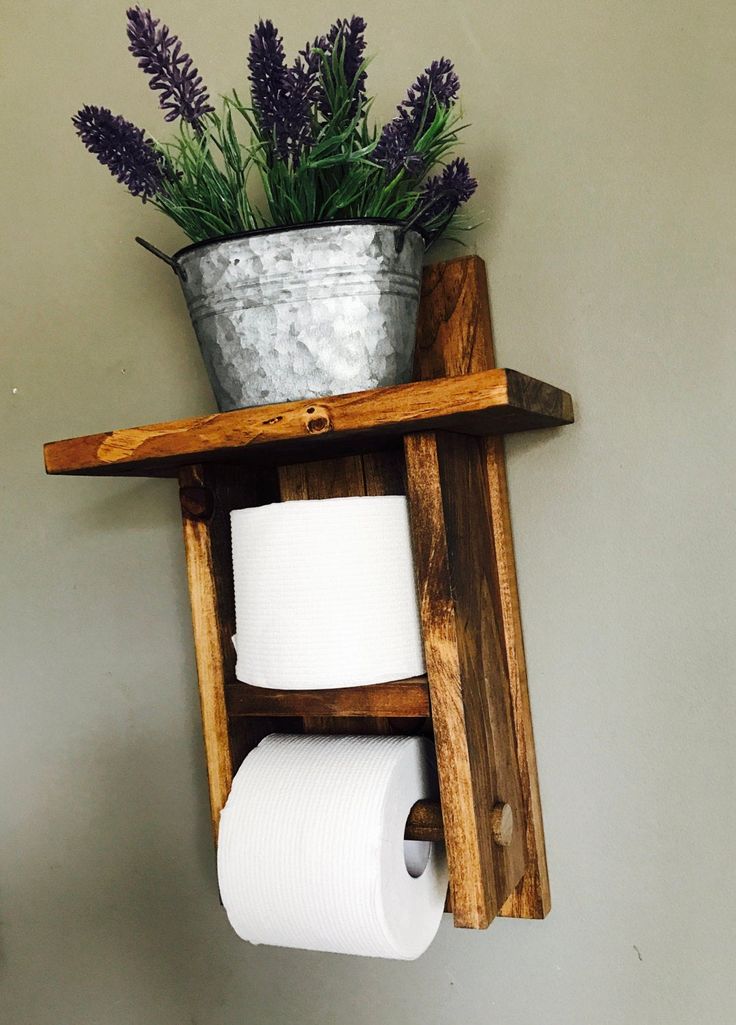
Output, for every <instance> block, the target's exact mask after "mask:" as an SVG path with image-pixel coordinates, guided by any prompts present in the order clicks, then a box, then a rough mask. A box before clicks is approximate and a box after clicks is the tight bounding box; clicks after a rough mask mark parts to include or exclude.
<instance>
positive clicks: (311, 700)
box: [226, 676, 429, 719]
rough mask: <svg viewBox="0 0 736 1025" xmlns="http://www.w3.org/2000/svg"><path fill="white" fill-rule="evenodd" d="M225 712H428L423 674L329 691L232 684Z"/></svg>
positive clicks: (395, 715) (398, 715) (400, 715)
mask: <svg viewBox="0 0 736 1025" xmlns="http://www.w3.org/2000/svg"><path fill="white" fill-rule="evenodd" d="M226 698H227V711H228V715H231V716H240V715H258V716H262V715H267V716H282V715H297V716H309V717H312V718H314V717H318V716H321V717H329V716H363V715H365V716H368V717H369V718H384V719H422V718H425V717H426V716H428V715H429V691H428V689H427V678H426V676H417V677H415V678H414V679H411V680H399V681H397V682H396V683H378V684H373V685H372V686H370V687H340V688H335V689H330V690H271V689H270V688H268V687H252V686H249V685H248V684H246V683H233V684H231V685H230V686H229V687H228V688H227V694H226Z"/></svg>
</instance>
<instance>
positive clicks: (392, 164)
mask: <svg viewBox="0 0 736 1025" xmlns="http://www.w3.org/2000/svg"><path fill="white" fill-rule="evenodd" d="M415 137H416V123H415V121H414V119H413V118H411V117H410V116H409V115H408V114H407V112H406V111H405V110H403V109H401V108H400V112H399V116H398V117H397V118H394V120H393V121H389V123H388V124H387V125H386V126H385V127H384V129H383V131H382V132H381V137H380V138H379V140H378V143H377V144H376V148H375V149H374V151H373V159H374V160H375V161H376V163H378V164H380V165H381V166H382V167H383V169H384V170H385V172H386V175H387V177H388V178H394V177H395V176H396V175H397V174H398V173H399V171H401V170H404V171H406V173H407V174H408V175H410V176H411V177H413V178H419V177H420V176H421V174H422V171H423V170H424V160H423V159H422V157H421V155H420V154H419V153H415V152H414V150H413V146H414V139H415Z"/></svg>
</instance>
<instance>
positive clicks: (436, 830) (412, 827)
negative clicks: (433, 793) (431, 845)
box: [404, 801, 444, 842]
mask: <svg viewBox="0 0 736 1025" xmlns="http://www.w3.org/2000/svg"><path fill="white" fill-rule="evenodd" d="M404 839H405V840H430V841H432V842H437V841H441V840H443V839H444V832H443V825H442V809H441V808H440V806H439V804H438V803H437V802H436V801H417V803H416V804H415V805H413V806H412V809H411V811H410V812H409V817H408V819H407V820H406V828H405V830H404Z"/></svg>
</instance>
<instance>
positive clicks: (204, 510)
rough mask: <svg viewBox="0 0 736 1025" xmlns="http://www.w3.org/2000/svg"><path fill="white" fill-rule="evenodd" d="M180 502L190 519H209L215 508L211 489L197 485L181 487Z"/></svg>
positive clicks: (182, 509)
mask: <svg viewBox="0 0 736 1025" xmlns="http://www.w3.org/2000/svg"><path fill="white" fill-rule="evenodd" d="M179 503H180V504H181V511H182V513H183V515H184V516H185V517H186V518H187V519H188V520H198V521H201V520H209V519H210V518H211V516H212V513H213V512H214V510H215V500H214V497H213V495H212V492H211V491H210V489H209V488H204V487H199V486H196V485H185V486H184V487H181V488H179Z"/></svg>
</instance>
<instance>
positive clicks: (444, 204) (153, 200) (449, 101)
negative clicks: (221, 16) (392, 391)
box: [72, 7, 476, 410]
mask: <svg viewBox="0 0 736 1025" xmlns="http://www.w3.org/2000/svg"><path fill="white" fill-rule="evenodd" d="M127 19H128V22H127V32H128V40H129V49H130V52H131V53H132V54H133V56H134V57H135V58H137V60H138V66H139V68H141V70H142V71H143V72H144V73H145V74H146V75H148V76H149V79H150V81H149V84H150V87H151V88H152V89H154V90H156V91H157V92H158V93H159V100H160V104H161V107H162V109H163V111H164V120H165V121H167V122H176V134H175V135H174V138H173V139H172V140H171V141H168V142H159V141H157V140H155V139H153V138H151V137H149V136H147V135H146V134H145V133H144V132H143V131H142V130H141V129H140V128H137V127H136V126H135V125H133V124H131V123H130V122H129V121H126V120H125V119H124V118H123V117H121V116H119V115H113V114H112V112H111V111H110V110H108V109H107V108H105V107H97V106H89V105H88V106H84V107H82V109H81V110H80V111H79V112H78V113H77V114H76V115H75V117H74V118H73V119H72V120H73V123H74V127H75V129H76V131H77V133H78V135H79V136H80V138H81V140H82V142H83V143H84V145H85V146H86V147H87V149H88V150H89V151H90V152H91V153H93V154H95V156H96V157H97V159H98V160H99V161H100V163H102V164H104V165H105V166H107V167H108V168H109V170H110V171H111V173H112V174H113V175H114V176H115V177H116V178H117V180H118V181H119V182H121V183H122V184H123V185H125V186H127V188H128V190H129V191H130V192H131V193H132V194H133V195H134V196H137V197H139V198H140V199H142V200H143V202H144V203H145V202H148V203H150V204H151V205H153V206H155V207H156V208H157V209H159V210H160V211H162V212H163V213H165V214H167V215H168V216H169V217H171V218H172V219H173V220H174V221H176V223H177V224H178V225H179V226H180V227H181V228H182V230H183V231H184V232H185V233H186V235H187V236H188V237H189V239H190V240H191V243H192V244H191V245H188V246H186V247H185V248H183V249H181V250H179V252H177V253H176V254H174V256H173V257H169V256H165V255H164V254H163V253H161V252H160V251H159V250H157V249H156V248H155V247H154V246H152V245H151V244H150V243H147V242H145V241H144V240H143V239H138V241H139V242H141V244H143V245H145V246H146V247H147V248H148V249H150V250H151V251H152V252H154V253H156V255H158V256H160V257H161V258H162V259H164V260H166V261H167V262H168V263H169V264H170V265H171V266H172V267H173V269H174V270H175V272H176V274H177V275H178V278H179V281H180V283H181V287H182V289H183V292H184V296H185V298H186V301H187V305H188V308H189V313H190V316H191V319H192V322H193V325H194V329H195V332H196V335H197V339H198V341H199V345H200V348H201V351H202V356H203V358H204V362H205V365H206V367H207V372H208V374H209V378H210V381H211V384H212V387H213V390H214V392H215V396H216V399H217V402H218V405H219V407H220V409H221V410H229V409H236V408H240V407H243V406H253V405H260V404H263V403H270V402H280V401H289V400H292V399H299V398H311V397H318V396H320V395H331V394H338V393H344V392H349V391H358V390H365V389H368V388H372V387H379V386H382V385H390V384H399V383H403V382H405V381H408V380H410V377H411V364H412V352H413V345H414V331H415V324H416V315H417V308H418V302H419V289H420V280H421V266H422V259H423V254H424V251H425V249H426V248H427V247H428V246H429V245H431V244H432V243H433V242H434V241H435V240H436V239H438V238H439V237H440V236H441V235H442V234H443V233H445V232H446V231H447V229H448V228H449V227H450V226H451V225H453V226H458V227H464V226H465V225H463V224H462V222H461V221H460V220H459V219H458V210H459V208H460V207H461V206H462V205H463V204H464V203H465V202H466V201H467V200H468V199H469V198H470V196H471V195H472V194H473V192H474V191H475V188H476V182H475V180H474V179H473V178H472V177H471V176H470V172H469V169H468V166H467V163H466V162H465V161H464V160H463V159H460V158H454V159H450V153H451V151H452V149H453V147H454V146H455V144H456V143H457V139H458V132H459V131H460V128H461V127H462V126H461V125H460V124H459V119H458V115H457V112H456V101H457V96H458V90H459V82H458V78H457V75H456V74H455V71H454V68H453V65H452V63H451V62H450V61H449V60H447V59H445V58H442V59H441V60H438V61H434V62H433V63H432V64H430V66H429V67H427V68H426V69H425V71H424V72H423V73H422V74H420V75H419V76H418V78H417V79H416V81H415V82H414V84H413V85H412V86H411V87H410V89H409V90H408V92H407V95H406V97H405V99H404V100H403V101H402V102H401V103H400V104H399V106H398V108H397V112H396V115H395V117H394V118H393V119H392V120H391V121H389V122H388V124H386V125H384V126H383V127H382V128H381V129H380V130H379V129H378V128H377V127H376V126H374V125H371V123H370V121H369V114H370V107H371V100H370V98H369V97H368V95H367V92H366V66H367V61H366V59H365V56H364V51H365V27H366V26H365V22H364V21H363V19H362V18H360V17H357V16H353V17H352V18H350V19H349V20H338V21H337V22H336V23H335V24H334V25H333V26H332V27H331V28H330V30H329V31H328V32H327V34H326V35H324V36H320V37H318V38H317V39H315V41H314V42H313V43H311V44H307V45H306V46H305V47H304V49H303V50H301V51H300V52H299V54H298V56H297V57H296V58H295V59H294V60H293V61H292V62H290V63H289V62H287V60H286V57H285V54H284V47H283V41H282V39H281V37H280V35H279V33H278V31H277V30H276V28H275V27H274V26H273V24H272V23H271V22H270V21H265V22H264V21H260V22H259V23H258V24H257V25H256V26H255V28H254V31H253V33H252V35H251V36H250V53H249V56H248V78H249V84H250V102H249V103H246V102H245V101H244V100H241V98H240V96H239V95H238V93H237V92H236V91H233V93H232V94H231V95H229V96H224V97H223V98H222V100H221V105H220V109H219V111H218V110H216V109H215V107H214V106H213V105H212V103H211V102H210V97H209V94H208V92H207V89H206V87H205V85H204V84H203V81H202V78H201V76H200V75H199V73H198V71H197V69H196V67H194V65H193V63H192V59H191V57H190V56H189V55H188V54H186V53H184V52H182V47H181V43H180V41H179V39H178V38H177V36H175V35H173V34H172V33H171V32H170V31H169V28H168V26H166V25H162V24H161V23H160V21H158V20H157V19H155V18H154V17H153V16H152V14H151V12H150V11H144V10H142V9H141V8H140V7H135V8H130V9H129V10H128V12H127Z"/></svg>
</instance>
